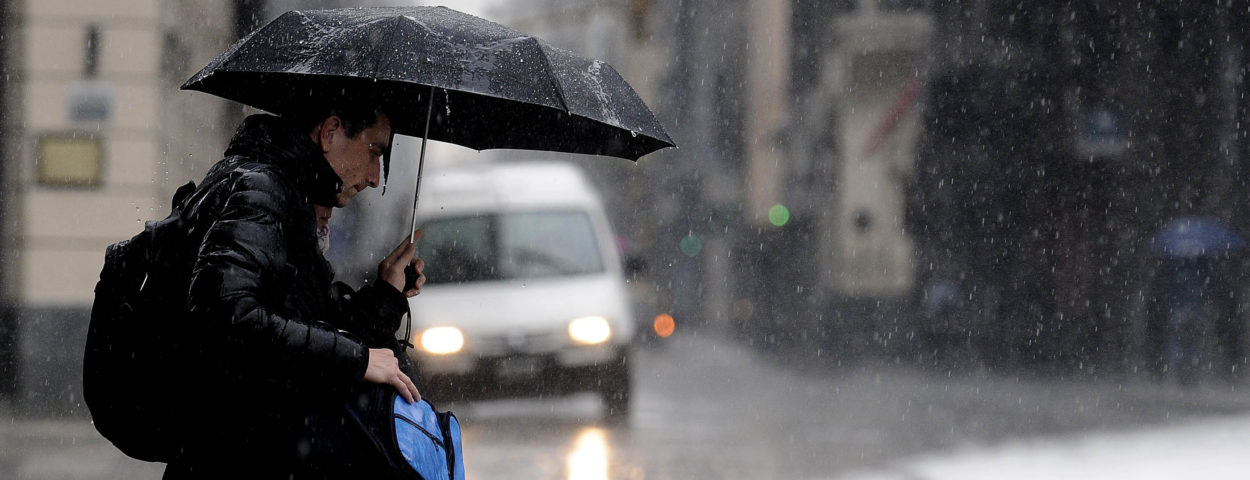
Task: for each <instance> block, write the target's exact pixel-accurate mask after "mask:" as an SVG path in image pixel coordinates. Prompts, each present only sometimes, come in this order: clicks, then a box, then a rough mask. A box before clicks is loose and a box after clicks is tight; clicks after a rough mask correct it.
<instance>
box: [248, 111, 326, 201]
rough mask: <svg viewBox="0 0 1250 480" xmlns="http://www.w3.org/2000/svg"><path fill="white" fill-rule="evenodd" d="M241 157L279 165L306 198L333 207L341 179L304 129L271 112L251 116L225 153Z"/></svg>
mask: <svg viewBox="0 0 1250 480" xmlns="http://www.w3.org/2000/svg"><path fill="white" fill-rule="evenodd" d="M236 155H237V156H243V157H247V158H249V159H251V160H253V161H256V162H260V163H268V164H272V165H274V166H276V167H278V169H279V170H281V171H282V172H283V173H285V174H286V175H287V176H288V177H289V178H291V179H292V181H293V182H294V183H295V186H296V188H297V189H298V190H299V191H300V193H302V194H303V195H304V196H305V197H307V199H308V200H309V201H311V202H313V203H316V204H318V205H323V206H328V207H333V206H334V204H335V198H334V197H335V195H337V194H338V193H339V191H340V190H342V188H343V181H342V179H340V178H339V176H338V174H337V173H334V168H332V167H331V166H330V162H329V161H327V160H326V157H325V155H323V154H322V153H321V149H320V148H319V147H318V146H317V144H316V143H313V141H312V139H311V138H309V135H308V133H307V132H300V131H299V129H297V128H295V127H294V126H292V125H291V122H289V121H287V120H284V119H282V118H279V117H275V116H273V115H265V114H259V115H252V116H249V117H247V118H246V119H244V120H243V123H241V124H239V129H238V130H236V131H235V133H234V137H233V138H231V139H230V146H229V147H227V148H226V156H227V157H231V156H236Z"/></svg>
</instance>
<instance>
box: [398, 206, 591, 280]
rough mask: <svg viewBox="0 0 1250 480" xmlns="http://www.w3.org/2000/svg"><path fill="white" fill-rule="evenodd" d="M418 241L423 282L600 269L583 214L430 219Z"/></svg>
mask: <svg viewBox="0 0 1250 480" xmlns="http://www.w3.org/2000/svg"><path fill="white" fill-rule="evenodd" d="M421 228H422V230H424V232H425V233H424V235H423V236H422V237H421V240H420V243H419V245H418V248H419V252H420V256H421V257H422V258H424V259H425V263H426V266H425V276H426V283H428V284H440V283H465V282H477V281H485V280H505V279H526V278H541V277H553V276H564V275H583V274H589V273H599V272H602V271H603V269H604V266H603V259H602V257H601V256H600V252H599V248H598V243H597V241H596V239H595V234H594V230H593V229H592V228H591V223H590V218H589V217H588V216H587V215H586V213H585V212H578V211H554V212H553V211H543V212H510V213H502V214H495V213H490V214H479V215H472V216H463V217H448V218H440V219H437V220H431V221H428V222H426V223H425V224H424V225H423V226H422V227H421Z"/></svg>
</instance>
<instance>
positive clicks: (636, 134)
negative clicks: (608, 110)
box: [629, 130, 638, 138]
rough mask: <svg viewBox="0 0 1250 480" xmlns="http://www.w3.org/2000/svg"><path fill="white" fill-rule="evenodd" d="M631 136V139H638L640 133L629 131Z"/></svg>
mask: <svg viewBox="0 0 1250 480" xmlns="http://www.w3.org/2000/svg"><path fill="white" fill-rule="evenodd" d="M629 136H630V137H633V138H638V132H635V131H633V130H630V131H629Z"/></svg>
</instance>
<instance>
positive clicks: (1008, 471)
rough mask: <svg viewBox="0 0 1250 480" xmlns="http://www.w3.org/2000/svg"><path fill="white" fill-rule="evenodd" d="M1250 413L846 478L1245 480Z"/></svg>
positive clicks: (921, 461)
mask: <svg viewBox="0 0 1250 480" xmlns="http://www.w3.org/2000/svg"><path fill="white" fill-rule="evenodd" d="M1248 438H1250V414H1241V415H1234V416H1226V417H1214V418H1206V419H1201V420H1191V421H1187V422H1182V423H1180V424H1177V425H1171V426H1165V427H1153V428H1139V429H1131V430H1126V431H1120V432H1086V433H1078V434H1073V435H1067V436H1062V437H1050V438H1034V439H1025V440H1014V441H1010V442H1006V443H1004V444H1001V445H998V446H994V447H988V448H987V447H971V448H965V449H961V450H960V451H957V452H954V453H951V454H946V455H919V456H916V457H913V458H908V459H902V460H900V461H899V462H897V464H895V465H893V466H890V467H886V468H882V469H878V470H872V471H863V472H855V473H851V474H848V475H843V476H841V477H838V478H839V479H841V480H997V479H1001V478H1010V479H1012V480H1051V479H1059V478H1061V479H1065V480H1087V479H1088V480H1118V479H1123V480H1156V479H1157V480H1176V479H1186V480H1241V479H1245V478H1250V446H1247V443H1246V439H1248Z"/></svg>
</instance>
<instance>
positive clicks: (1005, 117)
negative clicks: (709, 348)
mask: <svg viewBox="0 0 1250 480" xmlns="http://www.w3.org/2000/svg"><path fill="white" fill-rule="evenodd" d="M540 3H543V2H540ZM545 4H546V5H547V6H548V8H546V9H541V8H539V9H530V8H527V10H526V11H525V13H522V14H519V15H517V16H515V17H510V16H509V14H508V13H507V12H508V9H506V8H505V9H504V12H501V17H500V18H501V19H502V20H503V21H504V22H505V23H510V24H512V22H511V19H514V18H519V19H521V22H520V23H517V24H516V26H519V27H521V28H522V29H525V30H528V31H533V32H535V33H537V34H539V35H540V36H543V35H544V34H546V33H548V32H553V33H551V35H554V36H555V37H556V38H579V39H580V40H575V41H573V42H572V43H573V44H571V45H570V44H565V46H566V47H567V48H571V49H574V50H578V51H582V52H584V53H588V54H597V55H602V56H604V57H605V58H607V59H608V60H609V61H611V62H612V63H613V64H614V65H617V66H618V69H620V70H622V74H623V75H624V76H625V77H626V79H628V80H630V81H631V83H634V84H635V85H636V86H638V85H640V86H641V88H640V91H641V92H642V93H643V97H644V98H645V99H646V100H647V102H648V104H650V105H652V106H653V108H654V109H655V110H656V112H657V114H658V115H659V117H660V118H661V121H662V122H663V123H664V124H665V125H666V126H667V127H668V128H669V129H670V133H671V134H672V135H673V137H674V138H675V139H676V140H677V142H678V143H679V145H680V147H681V148H679V149H677V150H669V151H663V152H658V153H656V154H653V155H650V156H648V157H646V158H644V159H642V161H641V162H640V163H639V164H638V165H637V166H636V167H625V168H620V167H615V166H609V167H606V168H605V167H604V166H603V165H601V164H597V165H595V166H592V167H591V168H589V170H591V171H592V172H597V174H599V175H602V176H604V177H605V179H607V181H605V182H604V183H605V184H607V185H623V186H625V188H624V189H622V190H621V191H622V192H626V193H621V195H622V197H621V198H620V200H621V204H622V205H626V206H625V207H621V208H620V209H619V210H620V211H619V215H618V218H619V219H621V221H620V222H618V223H619V227H618V228H620V229H621V230H623V231H625V233H626V235H627V236H629V237H630V241H631V245H634V246H635V247H638V248H639V250H640V251H641V252H642V254H643V255H644V256H646V257H647V258H648V259H650V260H651V263H652V267H654V268H653V272H652V275H653V276H654V277H656V278H658V279H659V283H660V284H662V285H664V286H666V287H667V288H668V289H669V290H670V292H671V296H672V299H671V302H672V304H673V305H672V306H673V309H674V310H675V311H676V312H677V314H678V317H679V322H680V320H682V319H684V320H686V321H688V322H691V323H692V324H699V325H704V326H705V327H709V328H715V329H720V330H723V331H730V332H738V333H741V334H742V335H743V337H744V338H745V339H746V340H748V341H750V342H753V343H760V344H764V345H772V346H777V347H785V346H792V345H800V344H803V345H808V346H814V347H816V348H818V349H822V350H823V351H825V352H828V353H829V354H830V355H832V356H855V355H859V354H864V355H872V356H888V357H894V358H898V359H904V358H907V359H911V360H914V361H919V362H928V361H930V360H931V357H932V356H933V354H934V352H933V351H932V348H931V345H927V344H925V343H924V341H923V338H924V337H925V336H926V335H927V334H930V333H938V332H934V330H935V329H947V330H948V332H947V333H950V332H959V334H960V335H962V336H963V337H966V338H967V341H966V343H967V345H966V346H967V347H968V348H970V349H971V350H973V351H974V354H973V355H972V356H973V357H975V360H970V361H969V362H967V363H968V366H975V365H977V364H981V365H994V366H1002V367H1005V368H1024V369H1038V368H1040V369H1044V370H1047V369H1054V370H1057V371H1063V372H1074V371H1075V372H1085V373H1092V374H1102V373H1105V372H1133V371H1142V370H1143V369H1145V370H1150V369H1152V368H1157V364H1158V363H1159V360H1160V356H1161V353H1160V351H1161V350H1160V347H1159V342H1160V341H1161V340H1160V339H1159V338H1158V335H1159V334H1158V330H1159V328H1160V327H1159V326H1158V323H1159V322H1160V320H1159V318H1160V316H1161V315H1164V314H1165V313H1166V312H1162V310H1161V309H1163V308H1165V306H1160V305H1159V304H1158V301H1157V300H1156V299H1157V298H1159V297H1160V296H1159V292H1158V289H1157V286H1155V285H1154V284H1155V283H1156V281H1155V280H1156V278H1157V277H1158V275H1159V271H1160V268H1161V266H1160V265H1162V263H1163V262H1164V260H1163V259H1161V258H1159V257H1158V256H1157V255H1156V254H1154V253H1153V252H1151V251H1150V250H1149V248H1148V246H1147V244H1148V241H1149V238H1150V236H1151V235H1152V234H1153V232H1155V231H1156V230H1157V229H1159V228H1160V227H1161V226H1162V225H1163V224H1164V223H1165V222H1166V221H1167V220H1169V219H1171V218H1174V217H1177V216H1182V215H1203V216H1213V217H1216V218H1219V219H1221V220H1223V221H1225V222H1226V223H1229V224H1230V225H1232V226H1234V227H1235V228H1236V229H1238V230H1239V231H1241V232H1245V231H1247V230H1246V228H1247V227H1250V224H1247V220H1245V219H1246V218H1248V217H1247V216H1246V215H1245V213H1246V209H1247V208H1248V205H1250V203H1248V202H1247V201H1246V200H1245V199H1244V198H1243V197H1244V195H1242V194H1241V193H1240V192H1241V191H1242V190H1243V187H1244V186H1245V185H1246V183H1245V177H1246V171H1245V167H1244V166H1243V165H1244V163H1245V160H1244V159H1245V158H1246V156H1247V153H1250V147H1248V145H1247V142H1246V137H1247V133H1246V129H1245V127H1244V125H1246V124H1247V118H1246V113H1247V111H1248V109H1247V105H1248V104H1247V100H1246V98H1247V95H1245V94H1244V93H1245V90H1246V81H1245V80H1246V78H1245V77H1246V73H1245V72H1246V66H1247V61H1246V53H1245V50H1244V47H1243V45H1244V43H1245V42H1244V40H1245V34H1244V32H1245V31H1246V28H1245V27H1246V26H1247V25H1246V24H1247V9H1246V5H1245V4H1244V2H1227V3H1221V4H1216V5H1207V6H1202V7H1194V8H1188V7H1181V6H1177V5H1171V4H1169V3H1167V2H1110V3H1097V4H1089V5H1085V4H1081V5H1077V4H1071V3H1059V4H1052V3H1046V2H1041V3H1036V2H1035V3H1027V2H1026V3H1012V4H1005V3H1001V2H990V1H985V0H942V1H922V0H823V1H818V0H794V1H789V2H755V1H750V0H731V1H728V2H726V1H717V2H711V1H699V0H687V1H682V2H653V1H646V0H630V1H626V0H621V1H616V2H606V1H604V2H560V1H557V0H551V1H548V2H545ZM527 7H528V5H527ZM591 10H593V11H595V12H597V13H596V15H598V16H597V17H594V18H597V19H595V20H586V18H590V17H579V18H583V20H582V21H573V20H572V18H571V16H570V15H571V14H570V12H574V11H579V12H584V11H591ZM524 19H531V21H530V22H529V23H525V21H524ZM613 19H615V20H613ZM605 25H606V26H610V28H602V27H604V26H605ZM544 26H546V27H548V30H546V31H545V30H544ZM571 32H577V33H571ZM596 37H598V38H610V39H616V41H618V42H620V43H616V44H614V43H613V42H612V41H605V40H595V38H596ZM594 45H620V46H618V47H615V48H614V49H613V48H609V49H607V50H606V51H595V50H594ZM628 192H632V193H628ZM779 206H780V207H785V208H778V207H779ZM1219 263H1220V264H1221V265H1223V267H1222V269H1217V270H1218V271H1219V274H1218V275H1219V277H1218V278H1213V279H1212V280H1211V281H1212V282H1216V283H1218V284H1219V285H1221V287H1220V289H1218V293H1215V294H1213V298H1211V302H1212V304H1213V305H1215V306H1214V307H1213V308H1214V311H1217V312H1219V313H1218V314H1217V315H1216V316H1217V317H1218V318H1216V319H1213V320H1212V322H1213V323H1212V324H1211V325H1209V327H1211V332H1212V333H1211V334H1210V335H1211V336H1212V337H1216V340H1213V342H1212V343H1214V346H1212V349H1213V353H1214V354H1216V356H1217V357H1219V358H1221V360H1220V361H1219V362H1213V363H1216V364H1219V366H1216V367H1212V368H1216V369H1221V368H1222V369H1225V370H1227V369H1230V368H1241V369H1242V370H1244V366H1245V365H1244V363H1245V347H1244V343H1245V337H1244V333H1242V330H1244V324H1245V322H1246V318H1245V317H1246V314H1245V312H1246V311H1247V309H1246V308H1245V307H1244V305H1245V304H1246V302H1245V297H1246V294H1245V292H1244V290H1245V288H1244V285H1246V282H1245V275H1244V274H1242V273H1240V272H1244V271H1246V269H1245V260H1244V259H1242V258H1240V257H1232V256H1230V257H1228V258H1225V259H1222V260H1221V261H1220V262H1219ZM938 286H940V287H941V288H936V287H938ZM949 289H953V291H954V292H957V293H956V294H954V295H953V296H952V297H951V298H958V299H962V300H960V301H959V302H958V303H959V307H958V309H959V310H960V311H963V312H966V313H965V314H963V315H962V317H963V318H961V319H960V320H959V321H958V322H956V323H958V325H950V324H947V325H944V326H938V325H936V323H935V322H934V321H932V319H928V318H925V317H924V313H923V307H925V305H926V302H929V303H930V304H931V303H932V302H934V299H933V298H929V297H931V296H929V295H927V294H926V293H925V292H926V291H945V290H949ZM952 301H953V300H952ZM944 321H945V320H944ZM948 323H949V322H948ZM1212 358H1215V357H1212ZM1221 362H1223V363H1221Z"/></svg>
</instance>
